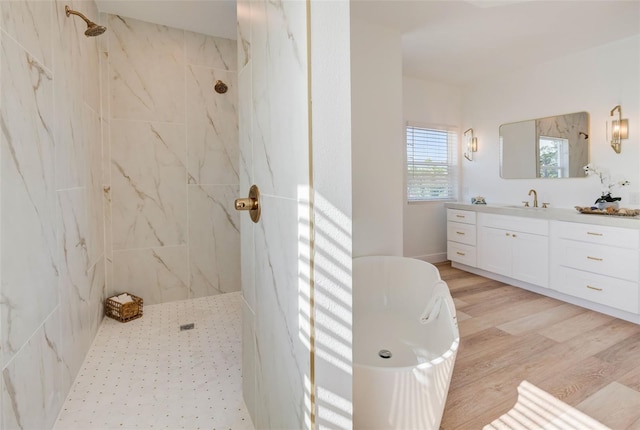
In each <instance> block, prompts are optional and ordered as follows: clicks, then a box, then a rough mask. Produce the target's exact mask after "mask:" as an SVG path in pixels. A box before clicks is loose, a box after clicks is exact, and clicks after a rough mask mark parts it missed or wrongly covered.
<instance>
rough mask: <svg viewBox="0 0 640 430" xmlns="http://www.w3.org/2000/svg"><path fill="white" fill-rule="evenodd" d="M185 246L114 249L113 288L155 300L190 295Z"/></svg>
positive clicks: (175, 298) (180, 298)
mask: <svg viewBox="0 0 640 430" xmlns="http://www.w3.org/2000/svg"><path fill="white" fill-rule="evenodd" d="M188 272H189V268H188V264H187V246H186V245H180V246H165V247H159V248H147V249H130V250H120V251H118V250H114V251H113V284H114V285H113V288H114V290H115V292H116V293H122V292H124V291H127V292H129V293H132V294H135V295H136V296H139V297H142V298H143V299H144V302H145V303H148V304H157V303H164V302H170V301H175V300H184V299H187V298H188V297H189V287H188V283H189V279H188V278H189V276H188Z"/></svg>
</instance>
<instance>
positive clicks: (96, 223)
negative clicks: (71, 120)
mask: <svg viewBox="0 0 640 430" xmlns="http://www.w3.org/2000/svg"><path fill="white" fill-rule="evenodd" d="M84 111H85V115H84V117H83V119H84V125H85V135H86V136H87V139H88V140H87V151H88V153H87V163H86V166H85V168H86V169H87V175H86V178H87V184H86V185H85V189H86V193H87V213H88V220H89V229H90V230H89V236H88V238H87V239H88V240H87V248H88V251H89V261H90V263H91V265H93V264H95V263H96V261H98V260H99V259H101V258H103V256H104V209H103V207H102V204H103V191H102V123H101V121H100V117H99V116H98V114H97V113H96V112H95V111H94V110H92V109H91V108H90V107H88V106H87V105H85V109H84Z"/></svg>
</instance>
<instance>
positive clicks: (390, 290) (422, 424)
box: [353, 256, 460, 430]
mask: <svg viewBox="0 0 640 430" xmlns="http://www.w3.org/2000/svg"><path fill="white" fill-rule="evenodd" d="M353 320H354V321H353V373H354V375H353V420H354V429H356V430H361V429H376V430H377V429H424V430H431V429H434V430H437V429H438V427H439V425H440V421H441V420H442V413H443V411H444V405H445V401H446V399H447V392H448V391H449V383H450V381H451V374H452V372H453V364H454V362H455V359H456V354H457V351H458V344H459V341H460V335H459V332H458V324H457V321H456V311H455V306H454V304H453V299H452V298H451V294H450V293H449V289H448V287H447V284H446V283H445V282H444V281H442V280H441V279H440V273H439V272H438V269H437V268H436V267H435V266H434V265H432V264H430V263H426V262H424V261H420V260H415V259H412V258H404V257H382V256H376V257H360V258H356V259H354V260H353Z"/></svg>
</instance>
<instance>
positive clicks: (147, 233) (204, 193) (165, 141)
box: [101, 15, 240, 304]
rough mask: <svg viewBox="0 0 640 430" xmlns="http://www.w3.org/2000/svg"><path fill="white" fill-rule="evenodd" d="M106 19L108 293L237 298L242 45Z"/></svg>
mask: <svg viewBox="0 0 640 430" xmlns="http://www.w3.org/2000/svg"><path fill="white" fill-rule="evenodd" d="M103 20H105V21H106V25H107V27H108V28H109V32H108V38H107V39H105V41H106V43H105V44H103V45H102V46H101V51H102V52H101V55H102V58H105V59H108V61H107V62H105V63H106V64H108V68H107V70H105V75H106V76H107V79H106V80H105V82H104V83H103V86H104V87H105V88H106V93H107V94H108V97H107V98H106V100H105V102H106V103H107V104H108V106H107V108H108V111H109V115H108V120H107V121H105V127H104V128H105V134H106V135H108V136H109V142H110V146H109V153H110V155H109V157H108V158H109V159H110V163H108V165H105V176H104V189H105V202H106V205H105V209H106V213H105V220H106V228H107V241H106V251H105V252H106V256H107V258H106V261H107V286H108V291H109V292H121V291H124V290H126V291H129V292H131V293H133V294H136V295H139V296H141V297H142V298H143V299H144V300H145V303H148V304H153V303H163V302H168V301H173V300H182V299H187V298H195V297H203V296H209V295H214V294H220V293H226V292H232V291H239V290H240V233H239V230H240V227H239V223H240V218H239V215H238V214H237V213H236V212H235V211H234V210H233V203H232V202H233V199H234V198H235V197H236V196H238V195H239V193H240V190H239V189H238V180H239V179H238V157H239V150H238V119H237V118H238V113H237V77H236V76H237V73H236V68H237V65H236V58H237V53H236V42H235V41H233V40H227V39H221V38H215V37H211V36H205V35H202V34H197V33H192V32H189V31H183V30H178V29H174V28H169V27H165V26H161V25H156V24H151V23H147V22H142V21H138V20H135V19H130V18H124V17H120V16H116V15H106V16H104V17H103ZM217 80H222V81H223V82H225V83H226V84H227V85H228V87H229V90H228V92H227V93H226V94H218V93H216V92H215V91H214V89H213V86H214V84H215V82H216V81H217Z"/></svg>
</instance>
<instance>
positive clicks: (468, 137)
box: [463, 128, 478, 161]
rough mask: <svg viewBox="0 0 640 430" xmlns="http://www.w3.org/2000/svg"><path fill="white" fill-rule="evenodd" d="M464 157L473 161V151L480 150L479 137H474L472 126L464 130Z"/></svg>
mask: <svg viewBox="0 0 640 430" xmlns="http://www.w3.org/2000/svg"><path fill="white" fill-rule="evenodd" d="M463 136H464V146H465V152H464V158H466V159H467V160H469V161H473V153H474V152H476V151H477V150H478V138H477V137H473V129H472V128H470V129H468V130H467V131H465V132H464V134H463Z"/></svg>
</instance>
